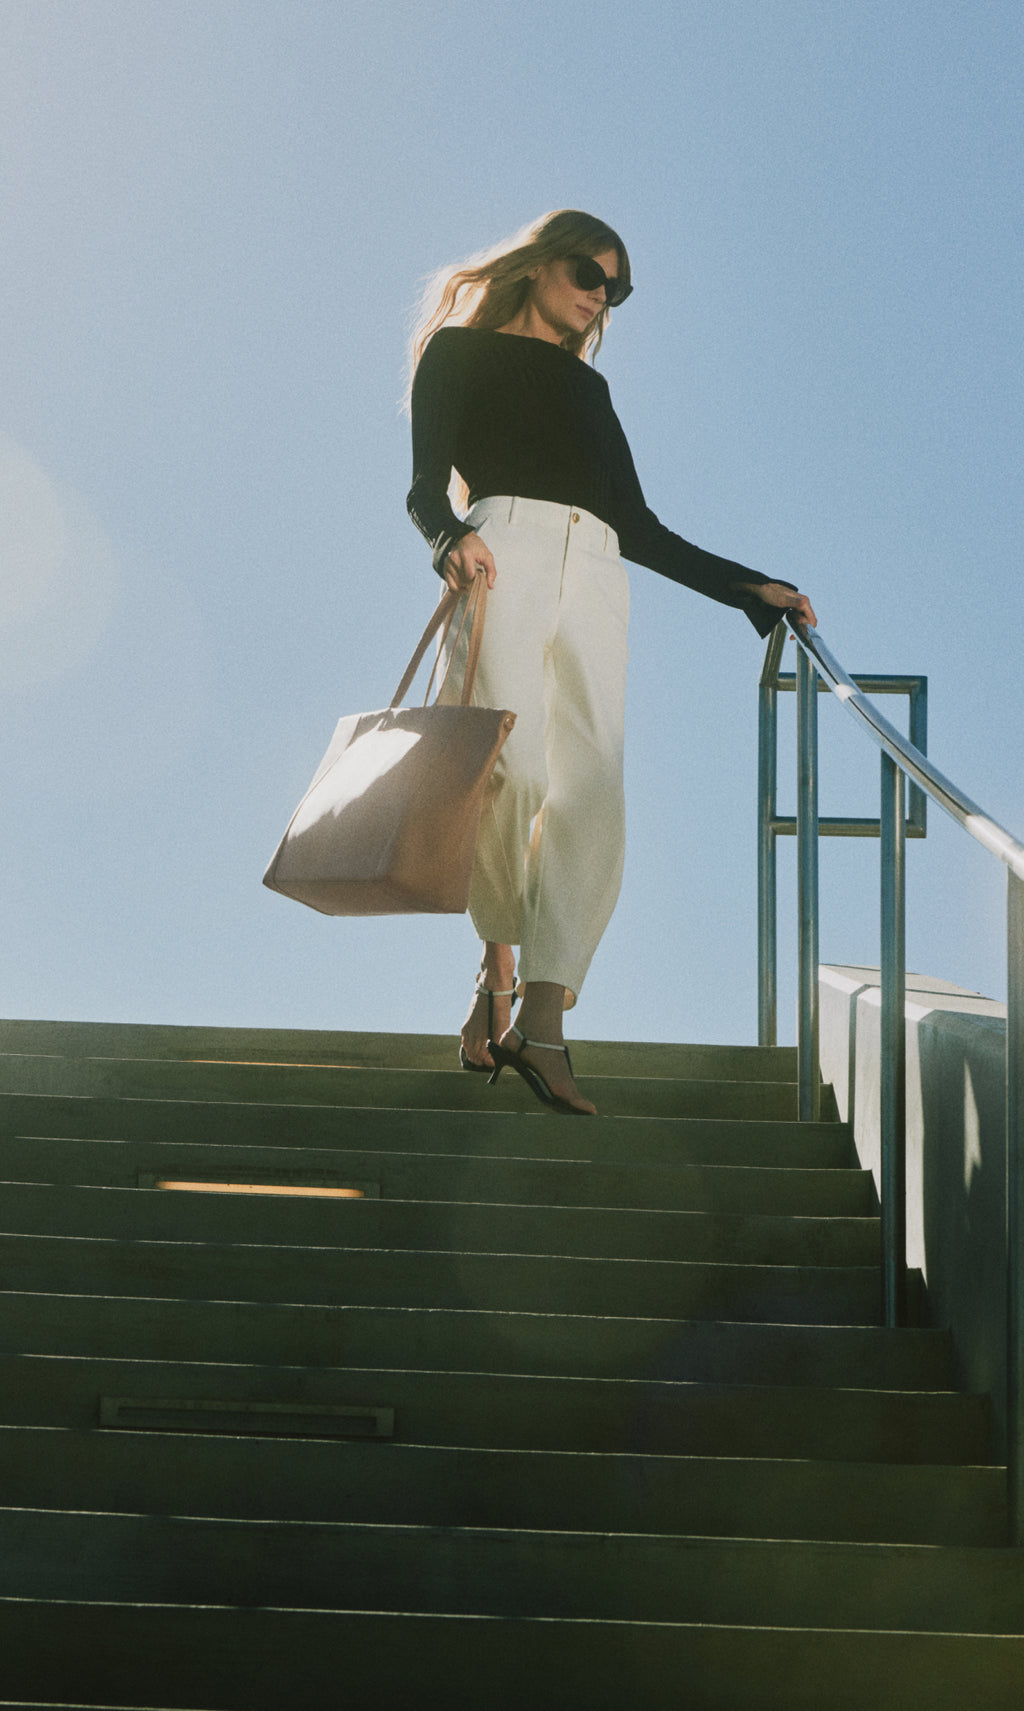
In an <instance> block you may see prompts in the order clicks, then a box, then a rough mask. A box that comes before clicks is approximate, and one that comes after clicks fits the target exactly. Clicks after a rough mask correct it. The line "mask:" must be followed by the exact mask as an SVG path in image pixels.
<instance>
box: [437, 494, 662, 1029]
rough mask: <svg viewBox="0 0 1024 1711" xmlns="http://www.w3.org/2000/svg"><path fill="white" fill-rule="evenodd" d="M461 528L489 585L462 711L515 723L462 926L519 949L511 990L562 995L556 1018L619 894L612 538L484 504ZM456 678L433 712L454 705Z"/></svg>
mask: <svg viewBox="0 0 1024 1711" xmlns="http://www.w3.org/2000/svg"><path fill="white" fill-rule="evenodd" d="M467 520H468V521H469V522H471V523H472V525H473V528H474V529H475V530H476V532H477V533H478V534H479V535H481V536H482V538H483V539H484V540H485V541H486V542H487V545H488V546H489V547H490V549H491V552H492V553H493V554H494V561H495V564H496V566H497V572H498V574H497V580H496V582H495V586H494V589H493V592H492V593H491V594H489V596H488V601H487V621H486V624H485V627H484V639H483V648H482V651H481V655H480V665H479V669H478V671H477V678H476V687H475V690H474V695H473V699H474V701H475V702H476V703H477V704H478V705H479V706H488V707H509V708H511V709H512V711H513V712H514V713H515V715H516V726H515V730H514V731H513V732H512V734H511V736H510V737H509V739H508V742H507V743H506V744H505V746H504V748H503V750H502V752H501V755H500V756H499V759H498V764H497V766H496V768H495V771H494V775H493V779H492V783H491V788H490V792H489V795H488V797H487V800H486V802H485V804H484V811H483V816H482V819H481V824H480V836H479V839H478V841H477V849H476V861H475V865H474V870H473V882H472V886H471V889H470V897H469V912H470V916H471V918H472V921H473V925H474V927H475V928H476V931H477V932H478V934H479V935H480V937H481V939H492V940H494V941H496V942H497V943H499V944H509V945H518V946H519V959H518V961H519V979H520V980H522V981H530V980H548V981H553V982H554V983H556V984H557V985H560V986H564V987H565V988H566V1007H567V1008H568V1007H570V1006H571V1005H572V1004H574V1003H575V1001H576V997H577V996H578V994H579V991H580V988H581V987H582V985H583V980H584V977H585V975H586V972H587V969H588V967H589V966H590V961H591V958H592V957H593V954H594V951H595V950H596V949H597V946H598V943H599V942H600V939H601V935H602V933H603V932H604V930H605V927H606V926H607V925H608V921H609V919H610V918H611V913H612V910H613V909H614V907H615V902H616V899H617V897H618V894H619V887H620V885H621V882H622V864H623V856H624V852H625V805H624V798H623V788H622V745H623V714H624V709H625V690H626V662H627V659H628V648H627V641H626V636H627V629H628V624H629V580H628V577H627V573H626V570H625V567H624V565H623V564H622V561H621V559H620V558H619V544H618V540H617V538H616V535H615V531H614V530H613V529H610V528H608V527H607V526H606V525H605V524H604V523H602V522H601V521H600V519H599V518H597V517H594V516H592V515H591V514H590V512H588V511H581V510H578V509H574V508H573V507H572V506H570V505H555V504H551V503H548V502H547V501H545V500H538V499H518V498H511V497H502V498H488V499H482V500H480V501H479V502H478V503H477V504H476V505H474V506H473V508H472V510H471V511H470V512H469V515H468V519H467ZM456 628H457V625H453V631H454V630H455V629H456ZM465 646H466V642H465V638H464V639H463V641H462V643H461V648H462V649H463V650H464V649H465ZM461 663H462V662H461V660H459V659H458V658H457V659H456V661H455V667H454V670H453V671H452V674H451V679H450V681H449V687H448V689H447V690H446V693H445V699H446V700H457V699H458V697H459V694H460V691H461V682H462V673H461V669H460V668H461Z"/></svg>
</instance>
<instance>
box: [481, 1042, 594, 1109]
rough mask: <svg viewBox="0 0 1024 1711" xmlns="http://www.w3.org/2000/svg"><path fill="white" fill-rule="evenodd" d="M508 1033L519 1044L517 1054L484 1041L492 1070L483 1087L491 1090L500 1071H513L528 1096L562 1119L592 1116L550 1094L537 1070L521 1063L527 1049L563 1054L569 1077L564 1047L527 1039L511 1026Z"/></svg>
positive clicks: (555, 1094)
mask: <svg viewBox="0 0 1024 1711" xmlns="http://www.w3.org/2000/svg"><path fill="white" fill-rule="evenodd" d="M511 1031H512V1033H513V1034H515V1036H516V1039H517V1040H519V1041H520V1042H521V1044H520V1046H519V1049H518V1051H514V1052H511V1051H509V1050H508V1048H507V1047H506V1046H499V1045H498V1043H497V1041H495V1040H488V1042H487V1050H488V1051H489V1052H490V1054H491V1056H492V1058H493V1059H494V1071H493V1074H492V1075H491V1078H490V1081H489V1082H488V1084H487V1085H488V1086H489V1087H493V1085H494V1083H495V1082H496V1081H497V1079H498V1077H499V1075H500V1074H501V1072H502V1070H503V1069H514V1070H515V1072H516V1074H517V1075H521V1076H522V1078H523V1080H524V1081H525V1082H526V1085H527V1087H528V1088H529V1089H530V1091H531V1093H535V1094H536V1096H537V1098H538V1099H539V1100H540V1102H541V1104H542V1105H547V1106H549V1107H550V1109H551V1110H552V1111H557V1112H559V1113H560V1115H562V1116H564V1117H593V1116H594V1115H595V1113H594V1112H593V1111H584V1110H583V1108H582V1106H580V1105H573V1104H571V1103H570V1101H569V1100H568V1099H563V1098H562V1095H561V1094H560V1093H552V1091H551V1089H550V1087H549V1086H548V1084H547V1082H546V1081H545V1080H544V1077H543V1076H542V1075H541V1073H540V1070H539V1069H534V1067H533V1065H532V1064H529V1063H524V1062H523V1051H524V1049H525V1048H526V1047H527V1046H533V1047H534V1048H539V1049H540V1050H541V1051H543V1052H564V1053H565V1061H566V1063H567V1065H568V1067H569V1074H570V1075H572V1073H573V1069H572V1058H571V1057H570V1056H569V1048H568V1046H553V1045H551V1044H550V1042H549V1041H547V1040H528V1039H527V1038H526V1035H525V1034H521V1033H520V1032H519V1029H518V1028H515V1027H514V1028H513V1029H512V1030H511Z"/></svg>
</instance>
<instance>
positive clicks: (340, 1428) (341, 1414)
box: [99, 1396, 395, 1438]
mask: <svg viewBox="0 0 1024 1711" xmlns="http://www.w3.org/2000/svg"><path fill="white" fill-rule="evenodd" d="M99 1423H100V1425H101V1426H108V1427H117V1428H119V1429H120V1430H121V1431H139V1430H142V1431H148V1432H226V1433H230V1434H231V1436H232V1437H236V1436H238V1435H240V1434H242V1433H252V1434H253V1435H254V1436H255V1437H262V1438H267V1437H283V1438H390V1437H393V1436H394V1431H395V1411H394V1409H393V1408H343V1407H334V1406H333V1405H330V1404H323V1403H316V1402H246V1401H237V1402H228V1401H223V1402H220V1401H213V1402H211V1401H206V1400H194V1399H192V1398H186V1399H180V1398H173V1397H148V1396H101V1397H100V1421H99Z"/></svg>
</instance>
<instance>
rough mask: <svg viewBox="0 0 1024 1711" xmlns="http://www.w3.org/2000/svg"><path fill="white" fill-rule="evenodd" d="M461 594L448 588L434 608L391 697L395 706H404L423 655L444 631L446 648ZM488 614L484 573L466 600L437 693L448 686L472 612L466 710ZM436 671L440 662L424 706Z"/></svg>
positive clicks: (464, 693) (464, 694)
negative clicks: (457, 652) (450, 673)
mask: <svg viewBox="0 0 1024 1711" xmlns="http://www.w3.org/2000/svg"><path fill="white" fill-rule="evenodd" d="M461 594H462V590H461V589H456V588H449V589H447V590H446V591H445V593H444V594H442V596H441V598H440V600H439V601H438V603H437V605H436V606H435V607H434V610H433V612H432V613H431V614H430V618H429V621H428V623H427V627H426V629H425V630H424V632H423V634H422V636H421V637H420V639H419V641H418V642H417V644H416V648H415V651H414V653H413V656H412V659H411V660H410V661H409V664H408V665H407V666H406V668H405V672H404V674H403V676H402V681H401V683H400V684H399V685H398V688H397V689H396V690H395V693H394V695H393V696H392V698H391V705H392V707H400V706H401V704H402V700H403V698H404V696H405V694H406V692H407V691H408V688H409V685H410V684H411V682H412V680H413V678H414V677H415V676H416V673H417V671H418V670H419V668H420V664H421V662H422V660H423V656H424V654H425V653H426V651H427V649H428V647H429V646H430V643H431V642H432V640H433V638H434V637H435V636H436V635H437V632H438V630H440V631H441V632H442V633H441V643H442V646H443V644H444V642H445V640H446V639H447V636H448V632H449V630H450V629H451V625H452V619H453V618H454V616H455V608H456V607H457V606H458V604H459V600H460V598H461ZM486 612H487V578H486V576H485V575H484V574H483V572H481V573H480V574H479V575H478V576H477V577H476V579H475V580H474V583H473V586H472V588H471V589H470V591H469V599H468V600H467V601H466V609H465V611H464V612H463V614H462V622H461V623H460V625H459V631H458V635H457V636H456V638H455V646H454V647H453V648H452V653H451V659H450V660H449V662H448V670H447V671H446V672H445V674H444V681H443V682H442V683H441V685H440V688H439V689H438V692H437V693H438V695H440V694H441V693H442V691H443V689H444V685H445V683H447V681H448V673H449V672H450V671H451V669H452V665H453V664H454V661H455V654H456V651H457V649H458V645H459V641H460V639H461V637H462V632H463V630H464V629H465V627H466V620H467V619H468V618H469V616H470V614H471V613H472V618H473V623H472V627H471V629H470V632H469V658H468V659H467V661H466V675H465V677H464V678H463V680H462V705H463V707H468V706H469V702H470V697H471V696H472V694H473V685H474V683H475V682H476V668H477V665H478V663H479V660H480V648H481V644H482V642H483V639H484V617H485V615H486ZM438 658H440V652H439V653H438ZM436 672H437V660H435V661H434V669H433V671H432V672H431V673H430V679H429V681H428V683H427V693H426V695H425V696H424V698H423V701H424V706H425V705H426V701H427V697H428V696H429V694H430V688H431V684H432V683H433V681H434V677H435V675H436Z"/></svg>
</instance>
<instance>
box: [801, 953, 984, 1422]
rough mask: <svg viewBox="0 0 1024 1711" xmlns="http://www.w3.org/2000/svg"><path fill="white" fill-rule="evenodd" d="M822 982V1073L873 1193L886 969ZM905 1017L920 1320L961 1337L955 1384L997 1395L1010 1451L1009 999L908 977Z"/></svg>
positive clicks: (831, 974)
mask: <svg viewBox="0 0 1024 1711" xmlns="http://www.w3.org/2000/svg"><path fill="white" fill-rule="evenodd" d="M819 989H820V994H821V1073H822V1078H823V1079H824V1080H825V1081H828V1082H831V1083H832V1086H833V1088H834V1090H835V1095H836V1103H837V1105H838V1107H839V1114H840V1116H841V1117H842V1118H843V1119H844V1121H848V1122H850V1123H851V1124H852V1127H853V1133H854V1139H855V1141H856V1145H857V1152H858V1155H859V1157H860V1160H861V1163H862V1164H863V1165H864V1166H865V1167H866V1168H867V1169H870V1170H871V1171H872V1172H873V1173H874V1177H875V1185H876V1188H877V1186H878V1183H879V1128H878V1122H879V1119H878V1104H879V1044H878V1042H879V1020H880V1014H881V1011H880V991H879V982H878V970H877V968H841V967H828V966H823V967H822V968H821V969H820V970H819ZM906 1017H907V1263H908V1265H909V1266H911V1267H919V1268H920V1271H921V1274H922V1277H923V1282H924V1289H923V1293H922V1307H921V1318H922V1321H923V1323H925V1324H929V1325H935V1326H948V1327H949V1328H950V1330H951V1331H952V1333H953V1339H954V1342H955V1345H956V1351H957V1365H958V1381H959V1383H960V1384H961V1385H962V1387H963V1388H964V1389H967V1390H971V1391H987V1392H988V1393H989V1394H990V1395H991V1397H992V1402H993V1406H994V1411H995V1418H996V1422H997V1439H998V1442H999V1444H1000V1446H1002V1445H1003V1444H1004V1443H1005V1384H1006V1347H1005V1344H1006V1229H1005V1192H1006V1185H1005V1169H1006V1135H1005V1114H1006V1085H1005V1055H1004V1054H1005V1048H1006V1006H1005V1005H1003V1004H996V1003H995V1002H994V1001H993V1000H992V999H989V998H982V997H980V996H979V995H978V994H977V993H975V992H967V991H965V990H964V989H963V988H962V987H959V986H953V985H952V984H951V983H950V982H949V981H945V980H938V979H931V978H929V977H927V976H925V975H910V974H908V976H907V1006H906ZM999 1453H1002V1448H1001V1447H1000V1452H999Z"/></svg>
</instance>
